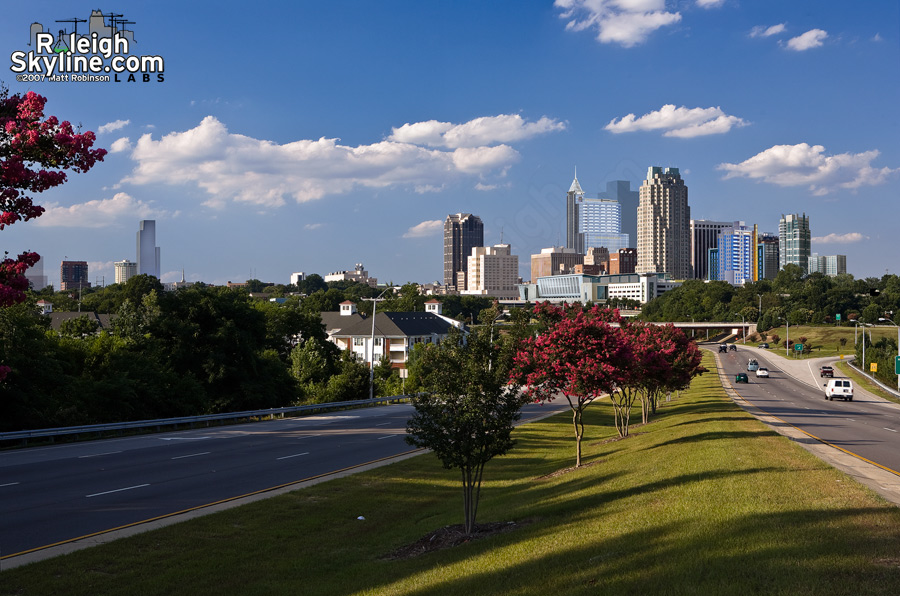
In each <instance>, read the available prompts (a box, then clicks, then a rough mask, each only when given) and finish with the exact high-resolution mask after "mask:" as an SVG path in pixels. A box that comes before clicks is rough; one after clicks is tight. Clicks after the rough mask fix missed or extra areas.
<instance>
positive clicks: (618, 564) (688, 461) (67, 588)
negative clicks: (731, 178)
mask: <svg viewBox="0 0 900 596" xmlns="http://www.w3.org/2000/svg"><path fill="white" fill-rule="evenodd" d="M705 365H706V366H707V367H708V368H713V366H714V362H713V360H712V357H711V356H709V355H707V356H706V357H705ZM587 417H588V422H589V424H590V425H589V426H588V430H587V436H586V442H585V461H586V465H585V466H584V467H582V468H581V469H579V470H575V471H571V472H568V473H563V474H558V475H553V473H554V472H558V471H559V470H562V469H564V468H566V467H567V466H570V465H571V464H572V462H573V455H574V454H573V448H574V440H573V437H572V430H571V425H570V417H569V416H568V415H567V414H563V415H560V416H556V417H554V418H551V419H548V420H545V421H542V422H538V423H534V424H529V425H526V426H525V427H522V428H520V429H519V430H517V433H516V436H517V438H518V441H519V444H518V445H517V446H516V447H515V448H514V449H513V451H512V452H511V453H510V454H509V455H508V456H505V457H502V458H498V459H496V460H494V461H492V462H491V463H489V464H488V469H487V473H486V482H485V486H484V490H483V491H482V501H481V508H480V510H479V521H481V522H487V521H516V522H518V523H519V524H520V527H518V528H517V529H515V530H513V531H510V532H507V533H503V534H499V535H495V536H493V537H491V538H487V539H483V540H478V541H475V542H472V543H468V544H464V545H461V546H457V547H454V548H452V549H448V550H443V551H439V552H433V553H430V554H426V555H422V556H419V557H417V558H412V559H406V560H390V559H386V558H384V557H385V555H387V554H388V553H390V552H392V551H393V550H394V549H397V548H398V547H401V546H403V545H405V544H408V543H411V542H413V541H415V540H417V539H418V538H420V537H422V536H424V535H426V534H428V533H429V532H431V531H433V530H436V529H438V528H441V527H443V526H446V525H450V524H455V523H459V522H460V521H461V508H462V498H461V494H460V493H461V491H460V486H459V479H458V476H457V472H456V471H448V470H444V469H442V468H441V466H440V464H439V463H438V461H437V459H436V458H435V457H434V456H432V455H430V454H425V455H422V456H419V457H416V458H412V459H409V460H406V461H403V462H399V463H396V464H393V465H390V466H386V467H383V468H379V469H376V470H372V471H369V472H365V473H361V474H357V475H355V476H351V477H347V478H343V479H339V480H334V481H331V482H327V483H323V484H319V485H316V486H313V487H310V488H308V489H304V490H299V491H296V492H293V493H290V494H288V495H283V496H280V497H276V498H273V499H269V500H266V501H262V502H259V503H255V504H252V505H248V506H245V507H241V508H236V509H232V510H229V511H225V512H222V513H218V514H215V515H210V516H207V517H204V518H200V519H196V520H193V521H190V522H186V523H183V524H178V525H175V526H170V527H168V528H164V529H161V530H157V531H154V532H149V533H145V534H141V535H138V536H134V537H132V538H128V539H124V540H120V541H117V542H115V543H111V544H108V545H104V546H99V547H95V548H92V549H88V550H84V551H80V552H77V553H74V554H72V555H69V556H66V557H61V558H57V559H52V560H48V561H44V562H41V563H37V564H34V565H30V566H26V567H22V568H17V569H13V570H10V571H4V572H2V575H0V593H2V594H67V595H78V594H85V595H88V594H89V595H91V596H96V595H104V594H115V595H117V596H126V595H130V594H135V595H137V594H140V595H142V596H143V595H151V594H160V595H163V594H191V595H194V596H200V595H206V594H209V595H215V596H221V595H223V594H242V595H254V594H260V595H262V594H265V595H272V594H304V595H314V594H379V595H380V594H391V595H423V596H424V595H426V594H427V595H431V594H448V595H449V594H453V595H458V594H465V595H467V596H472V595H476V594H515V595H521V596H527V595H535V596H538V595H539V596H545V595H547V594H616V595H620V594H663V593H665V594H691V595H694V594H717V595H719V594H791V595H796V594H810V595H812V594H815V595H816V596H822V595H830V594H867V595H873V594H886V595H887V594H890V595H895V594H898V593H900V509H898V508H897V507H896V506H894V505H890V504H887V503H886V502H885V501H883V500H881V499H880V498H879V497H877V496H876V495H874V494H873V493H872V492H871V491H869V490H868V489H866V488H864V487H862V486H861V485H859V484H857V483H856V482H855V481H853V480H851V479H850V478H849V477H847V476H845V475H844V474H842V473H840V472H837V471H835V470H834V469H832V468H830V467H828V466H827V465H825V464H824V463H822V462H821V461H819V460H818V459H816V458H815V457H813V456H812V455H810V454H809V453H807V452H806V451H804V450H803V449H801V448H800V447H798V446H797V445H795V444H793V443H792V442H791V441H789V440H788V439H786V438H784V437H781V436H779V435H778V434H776V433H775V432H773V431H771V430H769V429H768V428H767V427H766V426H764V425H763V424H761V423H759V422H758V421H756V420H755V419H754V418H752V417H750V416H749V415H748V414H746V413H744V412H743V411H742V410H740V409H739V408H737V407H736V406H735V405H734V404H733V403H732V402H731V401H730V400H729V399H728V398H727V397H726V396H725V394H724V392H723V390H722V388H721V386H720V384H719V382H718V378H717V377H716V376H715V373H714V372H711V373H709V374H706V375H704V376H703V377H701V378H699V379H697V380H696V381H695V383H694V386H693V387H692V389H691V390H690V391H688V392H686V393H683V394H682V395H681V396H680V397H679V398H678V399H676V400H674V401H672V402H671V403H668V404H665V405H664V407H663V408H662V410H661V411H660V413H659V415H658V416H657V417H656V418H654V419H653V421H652V422H651V423H650V424H649V425H647V426H644V427H639V428H634V429H633V436H632V437H630V438H629V439H627V440H612V439H613V437H614V434H615V431H614V430H613V428H612V424H611V422H612V420H611V409H610V406H609V404H608V403H606V402H600V403H597V404H595V405H594V406H591V407H590V408H589V413H588V415H587ZM359 515H364V516H365V518H366V520H365V521H358V520H357V519H356V518H357V516H359Z"/></svg>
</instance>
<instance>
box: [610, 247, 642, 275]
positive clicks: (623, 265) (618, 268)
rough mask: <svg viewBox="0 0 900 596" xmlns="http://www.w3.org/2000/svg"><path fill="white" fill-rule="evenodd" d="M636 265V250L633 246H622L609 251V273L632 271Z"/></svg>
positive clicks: (617, 273) (616, 273)
mask: <svg viewBox="0 0 900 596" xmlns="http://www.w3.org/2000/svg"><path fill="white" fill-rule="evenodd" d="M635 267H637V250H636V249H634V248H622V249H619V250H618V251H616V252H613V253H609V269H608V271H609V274H610V275H619V274H622V273H634V268H635Z"/></svg>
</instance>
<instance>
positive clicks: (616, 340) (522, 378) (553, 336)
mask: <svg viewBox="0 0 900 596" xmlns="http://www.w3.org/2000/svg"><path fill="white" fill-rule="evenodd" d="M535 314H536V315H540V316H543V317H544V320H548V321H551V322H550V324H549V325H548V327H547V329H546V331H545V332H544V333H543V334H541V335H539V336H538V337H532V338H528V339H526V340H524V341H523V342H522V346H521V348H520V349H519V352H518V354H516V357H515V360H514V364H513V370H512V373H511V380H512V382H514V383H517V384H520V385H523V392H524V395H525V396H526V397H528V398H530V399H532V400H534V401H539V402H545V401H551V400H553V399H556V398H558V397H560V396H562V397H563V398H564V399H565V400H566V401H567V402H568V403H569V407H570V408H571V409H572V426H573V427H574V430H575V466H576V467H578V466H580V465H581V441H582V438H583V437H584V410H585V408H586V407H587V406H588V404H590V403H591V402H592V401H594V400H595V399H597V398H598V397H600V396H602V395H604V394H612V393H614V392H615V390H616V388H617V387H618V386H619V385H620V384H621V383H622V381H623V378H624V374H625V371H626V370H627V368H628V366H629V364H630V361H631V359H632V351H631V346H630V345H629V344H628V342H626V341H625V339H624V336H623V334H622V332H621V330H620V329H618V328H617V327H613V326H612V325H610V322H611V321H613V320H615V319H617V318H618V314H617V313H616V312H615V311H608V310H606V309H600V308H599V307H597V306H595V307H593V308H591V309H590V310H588V311H583V310H582V309H580V308H578V309H570V310H569V311H568V312H566V310H564V309H561V308H558V307H553V306H549V305H539V306H536V307H535Z"/></svg>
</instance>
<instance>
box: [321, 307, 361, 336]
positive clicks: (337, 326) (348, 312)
mask: <svg viewBox="0 0 900 596" xmlns="http://www.w3.org/2000/svg"><path fill="white" fill-rule="evenodd" d="M340 307H341V310H340V311H338V312H334V311H327V312H320V313H319V317H321V319H322V324H323V325H324V326H325V333H327V334H328V339H332V337H333V336H334V334H335V333H339V332H340V331H341V330H342V329H347V328H349V327H352V326H353V325H356V324H357V323H359V322H361V321H364V320H365V317H363V316H362V315H361V314H359V311H357V310H356V303H355V302H352V301H350V300H344V301H343V302H341V304H340ZM332 341H333V340H332Z"/></svg>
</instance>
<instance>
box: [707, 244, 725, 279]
mask: <svg viewBox="0 0 900 596" xmlns="http://www.w3.org/2000/svg"><path fill="white" fill-rule="evenodd" d="M706 252H707V257H706V271H707V273H706V280H707V281H722V280H720V279H719V249H718V248H710V249H709V250H707V251H706Z"/></svg>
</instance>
